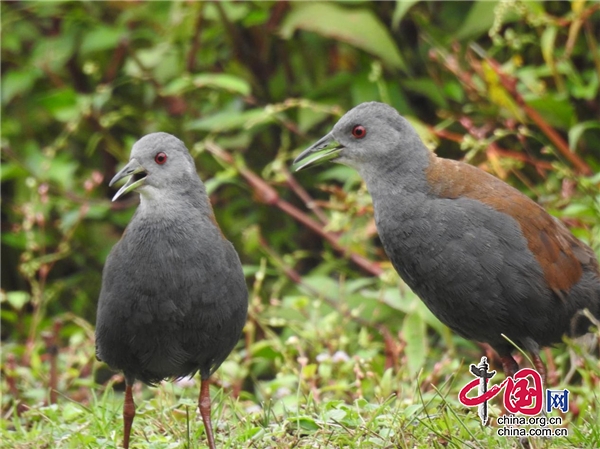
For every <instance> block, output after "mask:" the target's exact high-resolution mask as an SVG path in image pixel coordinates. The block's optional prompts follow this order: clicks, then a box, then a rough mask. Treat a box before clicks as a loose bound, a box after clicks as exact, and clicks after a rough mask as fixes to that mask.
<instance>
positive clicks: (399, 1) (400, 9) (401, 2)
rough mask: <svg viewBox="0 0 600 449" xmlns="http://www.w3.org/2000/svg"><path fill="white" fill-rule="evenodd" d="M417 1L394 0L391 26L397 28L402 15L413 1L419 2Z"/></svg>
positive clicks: (414, 1) (414, 0)
mask: <svg viewBox="0 0 600 449" xmlns="http://www.w3.org/2000/svg"><path fill="white" fill-rule="evenodd" d="M419 1H420V0H396V9H394V15H393V16H392V26H393V27H394V29H398V26H399V25H400V21H401V20H402V18H403V17H404V15H405V14H406V13H407V12H408V10H409V9H410V8H411V7H412V6H413V5H414V4H415V3H419Z"/></svg>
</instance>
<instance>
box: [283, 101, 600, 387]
mask: <svg viewBox="0 0 600 449" xmlns="http://www.w3.org/2000/svg"><path fill="white" fill-rule="evenodd" d="M331 159H335V160H336V161H337V162H340V163H343V164H346V165H349V166H351V167H354V168H355V169H356V170H358V172H359V173H360V175H361V176H362V178H363V179H364V180H365V182H366V185H367V188H368V190H369V192H370V194H371V196H372V198H373V207H374V210H375V223H376V225H377V230H378V232H379V236H380V238H381V242H382V244H383V247H384V249H385V252H386V253H387V255H388V257H389V258H390V260H391V262H392V264H393V266H394V268H395V269H396V271H397V272H398V273H399V274H400V276H401V277H402V279H403V280H404V281H405V282H406V283H407V284H408V286H409V287H410V288H411V289H412V290H413V291H414V292H415V293H416V294H417V295H418V296H419V297H420V298H421V299H422V300H423V302H424V303H425V304H426V305H427V307H428V308H429V309H430V310H431V311H432V312H433V314H434V315H436V316H437V317H438V318H439V319H440V320H441V321H442V322H443V323H445V324H446V325H447V326H448V327H450V328H451V329H452V330H454V331H455V332H456V333H458V334H459V335H462V336H463V337H466V338H468V339H472V340H476V341H480V342H486V343H489V344H490V345H491V346H492V347H493V348H494V349H495V350H496V351H497V352H498V354H499V355H500V356H501V359H502V364H503V368H504V372H505V373H506V374H507V375H513V374H514V373H515V372H516V371H517V369H518V365H517V363H516V361H515V360H514V358H513V357H512V355H511V352H512V350H513V347H512V345H511V344H510V343H509V342H508V341H507V340H506V339H505V338H504V337H503V336H502V334H504V335H506V336H507V337H509V338H510V339H511V340H512V341H514V342H516V343H517V344H518V345H520V346H521V347H524V348H526V349H527V350H528V351H530V352H531V354H532V356H533V361H534V364H535V367H536V368H537V369H538V371H540V373H541V374H542V376H543V377H545V366H544V364H543V362H542V361H541V359H540V357H539V348H540V346H549V345H552V344H554V343H557V342H560V341H561V340H562V336H563V335H564V334H568V335H570V336H578V335H581V334H583V333H585V332H586V331H587V330H588V328H589V326H590V322H589V321H588V320H587V319H586V318H585V317H584V316H582V313H581V311H582V310H583V309H584V308H588V309H589V310H590V312H591V313H592V314H593V315H595V316H596V317H600V269H599V268H598V261H597V258H596V255H595V254H594V252H593V251H592V249H591V248H590V247H588V246H587V245H585V244H584V243H583V242H581V241H580V240H578V239H577V238H575V237H574V236H573V234H571V232H569V230H568V229H567V228H566V227H565V226H564V225H563V224H562V223H561V222H560V221H559V220H557V219H555V218H553V217H551V216H550V215H548V213H546V211H545V210H544V209H543V208H542V207H541V206H539V205H538V204H537V203H535V202H534V201H532V200H531V199H529V198H528V197H527V196H525V195H523V194H522V193H520V192H519V191H518V190H516V189H515V188H513V187H511V186H509V185H508V184H506V183H505V182H503V181H501V180H500V179H498V178H495V177H494V176H492V175H490V174H488V173H486V172H484V171H483V170H480V169H478V168H476V167H473V166H471V165H468V164H465V163H462V162H457V161H452V160H448V159H443V158H438V157H436V156H435V154H433V153H431V152H430V151H429V150H427V148H426V147H425V146H424V145H423V143H422V142H421V139H420V138H419V136H418V135H417V133H416V131H415V130H414V128H413V127H412V126H411V125H410V124H409V123H408V122H407V121H406V120H405V119H404V118H403V117H401V116H400V115H399V114H398V113H397V112H396V110H395V109H394V108H392V107H390V106H388V105H386V104H382V103H376V102H371V103H363V104H361V105H359V106H356V107H355V108H354V109H352V110H350V111H349V112H347V113H346V114H345V115H344V116H343V117H342V118H341V119H340V120H339V121H338V123H337V124H336V125H335V126H334V128H333V130H332V131H331V132H330V133H329V134H327V135H326V136H325V137H323V138H322V139H321V140H319V141H318V142H317V143H315V144H314V145H313V146H311V147H310V148H308V149H307V150H305V151H304V152H302V153H301V154H300V155H299V156H298V157H297V158H296V160H295V161H294V163H295V164H297V167H298V168H297V170H300V169H302V168H304V167H307V166H309V165H313V164H314V163H320V162H322V161H324V160H331Z"/></svg>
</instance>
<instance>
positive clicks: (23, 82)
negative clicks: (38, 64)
mask: <svg viewBox="0 0 600 449" xmlns="http://www.w3.org/2000/svg"><path fill="white" fill-rule="evenodd" d="M42 74H43V72H42V71H41V70H40V69H38V68H35V67H28V68H27V69H26V70H19V71H10V72H7V73H6V74H5V75H4V76H3V77H2V106H4V105H6V104H8V102H10V101H11V100H12V99H13V98H14V97H16V96H17V95H20V94H27V93H28V92H29V91H30V90H31V88H32V87H33V84H34V83H35V81H36V80H37V79H38V78H40V77H41V76H42Z"/></svg>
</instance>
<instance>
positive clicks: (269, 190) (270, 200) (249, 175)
mask: <svg viewBox="0 0 600 449" xmlns="http://www.w3.org/2000/svg"><path fill="white" fill-rule="evenodd" d="M206 149H207V150H208V151H210V152H211V153H212V154H213V155H214V156H216V157H217V158H219V159H221V160H222V161H224V162H225V163H227V164H228V165H232V166H235V167H236V169H237V170H238V172H239V173H240V174H241V175H242V177H243V178H244V179H245V180H246V182H247V183H248V184H249V185H250V187H251V188H252V190H254V193H255V194H256V196H257V198H258V199H259V200H260V201H262V202H263V203H265V204H268V205H271V206H276V207H278V208H279V209H281V210H282V211H284V212H285V213H286V214H288V215H289V216H291V217H292V218H294V219H295V220H297V221H299V222H300V223H302V224H303V225H304V226H306V227H307V228H309V229H311V230H312V231H313V232H315V233H316V234H318V235H319V236H321V237H322V238H323V239H325V240H327V241H328V242H329V244H330V245H331V246H332V247H333V249H334V250H335V251H337V252H339V253H341V254H343V255H344V256H347V257H348V258H349V259H350V260H352V262H354V263H355V264H356V265H358V266H359V267H360V268H362V269H363V270H364V271H366V272H367V273H369V274H371V275H374V276H380V275H381V274H382V273H383V269H381V268H380V267H379V265H378V264H376V263H375V262H373V261H371V260H369V259H367V258H365V257H363V256H361V255H360V254H356V253H354V252H352V251H351V250H349V249H348V248H345V247H344V246H343V245H342V244H340V242H339V238H338V237H337V236H336V235H334V234H332V233H330V232H327V231H326V230H325V229H324V227H323V226H322V225H321V224H320V223H319V222H317V221H315V220H313V219H312V218H310V217H309V216H308V215H306V214H305V213H304V212H302V211H301V210H300V209H298V208H297V207H295V206H293V205H292V204H290V203H288V202H287V201H285V200H283V199H281V198H280V197H279V194H278V193H277V191H276V190H275V189H274V188H273V187H271V186H270V185H269V184H268V183H267V182H266V181H265V180H264V179H262V178H261V177H260V176H258V175H257V174H256V173H254V172H253V171H252V170H250V169H249V168H248V167H246V166H244V165H242V164H240V163H238V162H237V161H236V160H234V158H233V157H232V156H231V155H230V154H229V153H228V152H226V151H225V150H224V149H223V148H221V147H219V146H218V145H217V144H215V143H214V142H212V141H207V142H206Z"/></svg>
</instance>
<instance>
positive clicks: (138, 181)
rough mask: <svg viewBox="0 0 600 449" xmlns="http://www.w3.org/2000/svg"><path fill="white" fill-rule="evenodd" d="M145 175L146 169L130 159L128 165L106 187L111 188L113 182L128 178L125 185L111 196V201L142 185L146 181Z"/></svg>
mask: <svg viewBox="0 0 600 449" xmlns="http://www.w3.org/2000/svg"><path fill="white" fill-rule="evenodd" d="M146 174H147V173H146V169H145V168H144V167H142V166H141V165H140V163H139V162H138V161H136V160H135V159H130V160H129V163H128V164H127V165H126V166H125V167H123V169H122V170H121V171H120V172H119V173H117V174H116V175H115V177H114V178H113V179H111V180H110V182H109V183H108V186H109V187H112V185H113V184H114V183H115V182H117V181H119V180H120V179H122V178H125V177H126V176H130V178H129V179H128V180H127V182H126V183H125V185H124V186H123V187H121V188H120V189H119V191H118V192H117V193H116V194H115V196H113V199H112V200H113V201H115V200H116V199H117V198H119V197H121V196H123V195H125V194H126V193H128V192H131V191H132V190H135V189H137V188H138V187H139V186H141V185H143V184H144V181H145V180H146Z"/></svg>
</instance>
